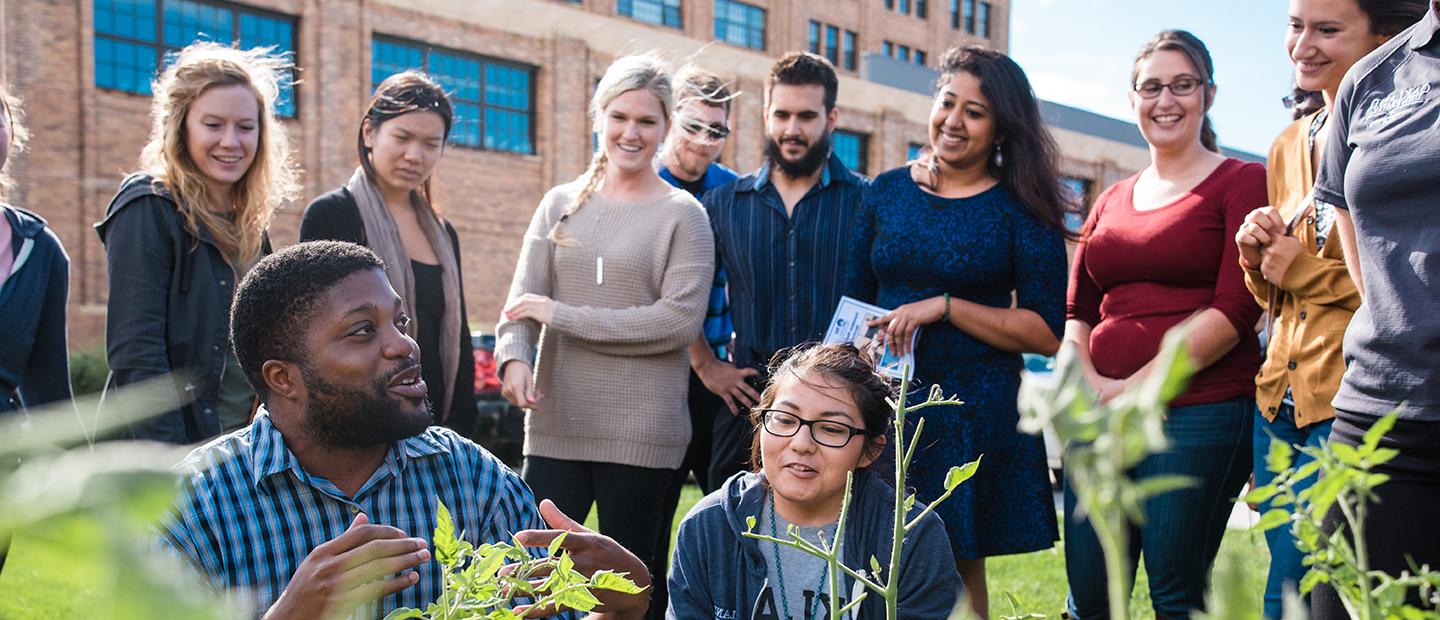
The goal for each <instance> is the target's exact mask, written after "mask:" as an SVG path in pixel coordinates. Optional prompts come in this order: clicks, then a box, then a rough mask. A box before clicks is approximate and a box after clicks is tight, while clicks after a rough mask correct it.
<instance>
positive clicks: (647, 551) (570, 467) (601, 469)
mask: <svg viewBox="0 0 1440 620" xmlns="http://www.w3.org/2000/svg"><path fill="white" fill-rule="evenodd" d="M522 476H523V477H524V478H525V483H526V484H528V485H530V490H531V491H533V492H534V493H535V501H536V502H539V501H540V500H542V499H546V498H548V499H550V501H553V502H555V506H556V507H557V508H559V509H560V510H561V511H563V512H564V513H565V514H567V515H569V516H570V518H572V519H575V520H576V521H579V522H581V523H584V522H585V520H586V519H587V518H589V517H590V505H591V504H592V503H593V504H595V507H596V510H597V511H598V512H599V518H600V532H601V533H602V534H605V535H606V536H609V537H611V538H614V539H615V541H616V542H618V543H620V545H621V546H622V547H625V548H626V549H629V550H630V552H631V553H634V554H635V555H636V556H638V557H639V558H640V561H642V562H644V563H645V566H646V567H648V568H649V569H650V579H651V582H652V583H653V589H652V590H651V595H650V611H649V613H647V614H646V617H647V618H654V619H663V618H664V617H665V607H666V604H667V603H668V602H669V598H668V596H667V594H666V589H665V580H666V569H667V568H668V566H669V558H668V557H666V553H667V552H668V551H669V546H668V543H669V542H670V541H669V540H668V538H667V540H666V541H665V543H666V544H665V545H660V544H658V543H659V541H660V534H659V531H660V530H661V529H665V530H668V529H669V528H670V522H671V516H672V515H673V514H674V513H675V509H674V508H673V507H672V508H671V509H670V511H669V512H668V513H667V512H666V511H665V510H664V509H663V508H664V501H665V499H666V497H667V495H666V494H667V493H668V491H669V489H670V486H671V484H672V482H671V481H672V480H673V479H675V478H678V477H680V476H679V472H678V471H677V470H674V469H651V468H648V467H633V466H630V465H616V464H614V463H594V462H589V461H567V460H561V459H550V458H545V457H540V456H527V457H525V467H524V473H523V474H522Z"/></svg>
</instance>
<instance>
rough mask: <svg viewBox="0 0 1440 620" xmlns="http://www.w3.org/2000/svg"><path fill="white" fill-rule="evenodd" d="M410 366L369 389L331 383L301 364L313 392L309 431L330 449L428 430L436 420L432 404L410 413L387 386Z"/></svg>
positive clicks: (307, 420)
mask: <svg viewBox="0 0 1440 620" xmlns="http://www.w3.org/2000/svg"><path fill="white" fill-rule="evenodd" d="M409 367H410V366H409V365H407V366H404V367H401V368H400V369H398V370H396V372H394V373H390V374H389V375H387V376H386V377H384V378H382V379H380V380H378V381H376V382H375V383H374V384H373V385H372V386H370V388H371V389H370V390H366V389H364V388H353V387H347V386H342V385H337V384H335V383H331V382H329V381H326V380H325V379H323V378H321V377H320V374H319V373H317V372H314V371H313V369H311V368H310V367H308V366H306V365H305V364H301V365H300V375H301V376H302V377H303V378H304V379H305V389H306V391H307V392H308V394H309V409H308V411H306V414H305V422H304V428H305V430H306V431H307V432H308V433H310V436H311V437H312V438H314V439H315V441H317V442H319V443H320V444H322V445H324V446H327V447H330V448H369V447H373V446H377V445H381V444H388V443H391V442H394V441H399V440H401V439H406V438H409V437H414V436H416V435H419V434H420V433H423V432H425V429H426V428H428V427H429V426H430V425H431V424H433V423H434V421H435V418H434V414H433V413H431V411H430V403H429V402H428V401H427V402H426V403H425V407H424V409H422V411H421V412H419V413H412V412H408V411H406V410H405V408H404V407H403V406H402V405H401V403H400V401H399V400H398V398H399V397H396V396H393V395H391V394H390V393H389V390H387V389H386V386H387V385H389V383H390V379H392V378H394V376H395V375H396V374H398V373H399V372H401V371H403V370H406V369H408V368H409Z"/></svg>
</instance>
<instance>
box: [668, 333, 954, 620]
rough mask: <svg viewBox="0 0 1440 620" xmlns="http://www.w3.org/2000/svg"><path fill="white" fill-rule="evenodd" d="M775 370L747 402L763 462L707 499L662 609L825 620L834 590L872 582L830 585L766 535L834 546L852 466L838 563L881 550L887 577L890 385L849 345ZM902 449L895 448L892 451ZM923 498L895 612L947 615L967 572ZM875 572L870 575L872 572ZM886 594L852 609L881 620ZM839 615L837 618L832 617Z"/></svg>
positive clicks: (810, 562) (674, 618)
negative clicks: (959, 567)
mask: <svg viewBox="0 0 1440 620" xmlns="http://www.w3.org/2000/svg"><path fill="white" fill-rule="evenodd" d="M769 374H770V383H769V385H768V386H766V388H765V391H764V393H763V394H761V396H760V402H759V404H758V405H757V406H756V407H755V409H753V410H751V413H750V416H751V419H752V420H753V421H754V422H755V426H756V431H755V435H754V437H753V439H752V442H751V445H750V460H751V464H752V466H753V467H754V468H755V471H754V472H753V473H752V472H742V473H738V474H735V475H734V476H732V477H731V478H730V479H729V480H727V481H726V482H725V483H724V485H722V486H721V488H720V489H719V490H717V491H715V492H714V493H711V494H709V495H707V496H705V498H704V499H701V500H700V501H699V502H698V503H696V504H695V507H694V508H692V509H691V510H690V514H688V515H686V516H685V520H683V521H681V522H680V532H679V534H678V535H677V538H676V540H675V552H674V559H673V561H672V562H671V566H670V576H669V592H670V596H669V604H668V607H667V608H666V613H665V617H666V618H667V619H671V620H688V619H690V618H711V617H714V618H786V619H789V618H797V619H809V618H821V617H825V618H828V617H829V615H828V612H827V611H825V610H826V609H827V608H828V606H829V602H830V594H831V592H835V593H837V594H838V595H839V598H840V599H841V601H842V602H841V604H842V605H843V604H845V602H849V601H854V600H855V599H856V598H857V597H858V596H860V595H861V594H862V593H864V592H867V590H866V589H865V587H866V586H865V584H863V583H860V582H859V581H856V580H855V579H852V578H850V577H849V576H846V575H844V574H840V575H838V576H837V578H836V581H835V584H836V585H835V587H834V588H833V589H832V587H831V585H830V580H829V571H828V570H827V568H826V565H825V561H824V560H821V559H819V558H816V557H814V556H811V555H808V554H806V553H804V552H802V551H798V550H795V549H792V548H790V547H786V546H781V545H779V544H778V543H775V542H774V541H770V540H758V539H755V538H751V537H748V536H745V533H747V532H753V533H756V534H760V535H763V536H769V537H771V538H778V539H780V540H790V536H789V533H790V532H794V533H795V534H796V535H798V536H800V537H802V538H804V539H805V540H807V541H809V542H811V543H813V544H821V543H823V544H829V542H830V541H833V540H834V539H835V536H836V535H837V532H838V529H837V528H838V527H839V519H840V511H841V509H842V508H843V507H844V505H845V503H846V501H845V491H846V478H847V476H850V475H852V474H853V476H854V484H853V487H852V488H851V489H850V491H851V493H850V500H849V512H847V513H846V516H845V529H844V532H843V533H841V534H840V535H841V536H843V537H844V540H843V541H842V542H841V545H840V554H841V562H842V563H843V564H845V565H846V566H848V567H850V568H853V569H855V570H858V571H866V572H869V567H870V566H872V562H875V561H876V559H878V560H879V561H880V562H885V563H886V564H887V568H885V570H886V571H887V572H886V573H885V574H884V575H881V576H880V578H879V579H876V580H877V581H880V582H882V583H883V582H884V581H885V580H889V579H894V578H895V577H894V576H893V575H891V574H889V572H888V571H889V568H888V562H889V560H888V558H889V557H890V555H891V551H892V543H893V541H894V534H895V489H894V488H893V487H891V486H890V484H889V483H887V482H886V481H885V478H884V477H882V476H881V475H880V474H879V473H877V472H875V471H872V469H871V467H872V465H874V464H875V463H876V461H877V459H881V458H886V457H884V456H883V455H884V454H885V450H884V448H885V444H886V433H887V429H889V428H890V426H891V424H892V421H893V420H892V413H893V410H892V409H891V408H890V404H889V403H888V402H887V400H886V399H888V398H893V397H894V386H893V384H892V383H890V382H889V381H888V380H886V379H885V378H884V377H881V376H879V375H877V374H875V371H874V370H873V364H872V363H871V362H870V360H868V359H866V358H865V357H863V356H862V355H861V354H860V352H859V351H856V350H855V348H854V347H852V346H850V345H848V344H847V345H816V346H812V347H809V348H805V349H801V350H799V351H798V352H795V353H793V354H791V355H790V357H789V358H787V359H785V361H783V362H779V363H778V364H777V367H776V368H774V369H773V371H772V372H771V373H769ZM892 453H893V451H892ZM924 510H925V506H924V504H923V503H917V504H916V505H915V506H913V507H912V508H911V510H910V513H909V515H910V516H909V517H907V518H909V519H914V520H915V521H916V524H915V525H914V527H913V529H911V530H910V532H909V534H907V535H906V537H905V542H904V546H903V548H902V549H901V554H900V565H899V566H898V567H896V571H897V572H896V574H897V575H900V580H901V582H900V583H901V585H900V593H899V599H898V600H897V601H896V603H897V605H898V611H899V614H900V615H899V617H901V618H905V619H906V620H922V619H926V618H933V619H936V620H942V619H944V618H949V617H950V612H951V610H952V608H953V607H954V606H955V601H956V599H958V598H959V597H960V591H961V587H962V586H961V581H960V574H959V573H958V572H957V571H956V570H955V558H954V556H953V555H951V553H950V544H949V543H950V541H949V540H948V538H947V536H946V534H945V526H944V524H943V523H941V520H940V516H939V515H938V514H925V516H924V517H917V515H919V514H921V513H922V512H923V511H924ZM870 577H871V578H872V579H875V576H874V575H870ZM884 616H885V599H884V598H883V597H881V596H880V595H879V594H877V593H875V592H873V591H869V593H868V594H867V595H866V596H865V600H864V601H863V602H862V603H861V604H860V606H859V608H858V609H855V610H852V611H850V612H848V613H845V614H843V617H844V618H846V619H850V620H853V619H854V618H882V617H884ZM836 620H840V618H836Z"/></svg>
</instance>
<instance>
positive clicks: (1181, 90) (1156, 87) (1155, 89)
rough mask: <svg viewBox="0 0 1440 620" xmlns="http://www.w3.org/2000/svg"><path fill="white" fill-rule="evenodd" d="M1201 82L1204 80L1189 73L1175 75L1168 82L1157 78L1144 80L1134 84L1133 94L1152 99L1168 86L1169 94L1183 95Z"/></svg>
mask: <svg viewBox="0 0 1440 620" xmlns="http://www.w3.org/2000/svg"><path fill="white" fill-rule="evenodd" d="M1203 84H1204V82H1202V81H1200V78H1197V77H1194V76H1189V75H1182V76H1180V77H1177V78H1175V79H1174V80H1172V81H1171V82H1170V83H1168V84H1166V83H1163V82H1161V81H1159V80H1145V81H1144V82H1141V83H1139V84H1136V85H1135V94H1137V95H1140V97H1141V98H1142V99H1154V98H1156V97H1159V96H1160V91H1163V90H1165V89H1167V88H1168V89H1170V94H1172V95H1174V96H1176V97H1184V96H1186V95H1189V94H1191V93H1193V92H1195V91H1196V90H1197V89H1199V88H1200V86H1201V85H1203Z"/></svg>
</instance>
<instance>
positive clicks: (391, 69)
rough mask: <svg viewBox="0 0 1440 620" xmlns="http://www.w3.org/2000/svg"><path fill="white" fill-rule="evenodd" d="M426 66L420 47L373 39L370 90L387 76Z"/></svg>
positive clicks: (371, 45)
mask: <svg viewBox="0 0 1440 620" xmlns="http://www.w3.org/2000/svg"><path fill="white" fill-rule="evenodd" d="M423 68H425V53H424V52H423V51H422V50H421V49H420V48H418V47H412V46H409V45H402V44H399V43H392V42H390V41H381V40H378V39H376V40H372V41H371V43H370V90H371V91H374V90H375V87H376V86H379V85H380V82H383V81H385V78H387V77H390V76H392V75H395V74H396V73H400V72H401V71H405V70H407V69H423Z"/></svg>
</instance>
